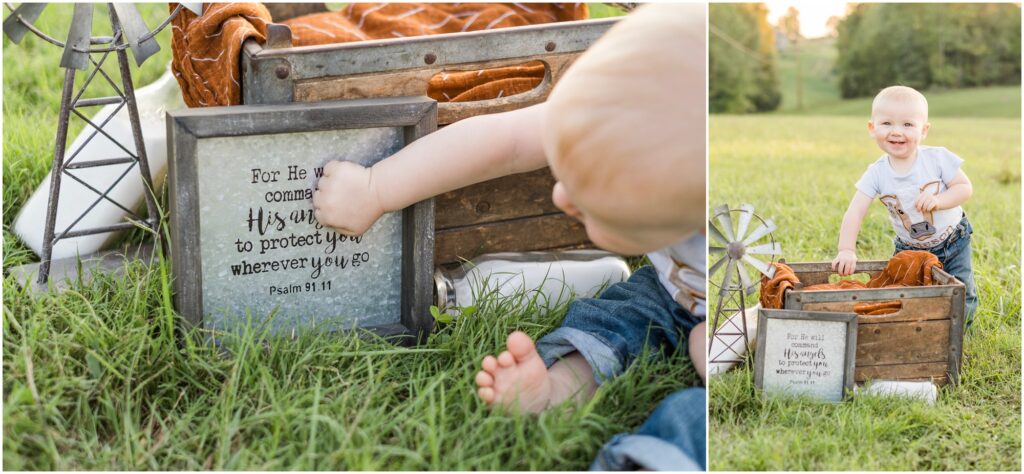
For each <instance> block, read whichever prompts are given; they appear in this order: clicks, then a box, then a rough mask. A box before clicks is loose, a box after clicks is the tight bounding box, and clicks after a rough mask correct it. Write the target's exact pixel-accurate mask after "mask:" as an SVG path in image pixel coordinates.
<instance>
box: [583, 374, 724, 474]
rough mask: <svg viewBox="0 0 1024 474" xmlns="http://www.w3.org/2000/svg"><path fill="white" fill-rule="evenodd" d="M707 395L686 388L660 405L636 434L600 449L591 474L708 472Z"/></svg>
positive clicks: (622, 436) (699, 389) (701, 390)
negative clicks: (640, 470)
mask: <svg viewBox="0 0 1024 474" xmlns="http://www.w3.org/2000/svg"><path fill="white" fill-rule="evenodd" d="M706 422H707V391H706V390H704V388H703V387H691V388H685V389H682V390H680V391H678V392H675V393H673V394H672V395H669V396H668V397H667V398H665V399H664V400H662V402H661V403H660V404H658V408H656V409H655V410H654V413H651V416H650V417H649V418H647V421H645V422H644V424H643V425H641V426H640V429H638V430H637V432H636V433H635V434H628V433H620V434H617V435H615V436H614V437H613V438H612V439H611V441H609V442H608V443H607V444H605V445H604V446H603V447H601V451H599V452H598V453H597V458H596V459H594V463H593V464H591V465H590V470H591V471H625V470H636V469H638V468H644V469H650V470H653V471H705V470H707V460H706V459H705V457H704V446H705V445H706V444H707V438H706V435H705V433H704V426H705V424H706Z"/></svg>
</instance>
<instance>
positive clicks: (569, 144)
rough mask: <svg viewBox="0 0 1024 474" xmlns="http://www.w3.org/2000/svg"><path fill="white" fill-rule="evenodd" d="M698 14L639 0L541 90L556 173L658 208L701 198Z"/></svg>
mask: <svg viewBox="0 0 1024 474" xmlns="http://www.w3.org/2000/svg"><path fill="white" fill-rule="evenodd" d="M705 19H706V10H705V7H704V6H703V5H699V4H697V5H693V4H688V5H687V4H650V5H645V6H642V7H640V8H639V9H637V10H636V11H634V12H632V13H630V14H629V15H628V16H627V17H626V18H624V19H623V20H621V21H620V23H618V24H617V25H615V26H614V27H613V28H612V29H611V30H610V31H608V32H607V33H606V34H605V35H604V37H602V38H601V39H600V40H599V41H597V42H596V43H595V44H594V45H593V46H591V47H590V48H589V49H588V51H587V52H586V53H585V54H584V55H583V56H582V57H581V58H580V59H579V60H578V61H576V63H575V64H573V65H572V66H571V67H570V69H569V70H568V71H567V72H566V74H565V76H564V77H563V78H562V80H561V81H560V82H559V83H558V85H557V86H556V87H555V89H554V90H553V91H552V93H551V95H550V97H549V99H548V115H547V117H546V120H545V129H544V132H543V133H544V148H545V152H546V154H547V156H548V159H549V160H550V161H551V164H552V167H553V169H555V170H556V172H558V174H560V176H558V177H559V179H560V180H562V181H563V182H564V183H566V185H567V186H569V187H572V188H573V189H574V190H576V191H577V192H582V193H587V192H600V193H615V195H617V196H622V197H623V199H644V200H646V205H649V206H651V207H652V208H655V209H664V210H665V211H666V212H673V211H672V209H678V207H679V206H681V205H690V206H703V203H704V194H705V192H704V191H705V187H706V184H705V156H706V120H707V119H706V117H707V115H706V114H707V105H706V100H707V99H706V97H707V92H706V90H707V87H706V72H705V71H706V51H707V47H706V30H705V28H706V26H705ZM677 215H678V212H674V213H673V215H671V216H669V217H668V218H670V219H672V218H676V216H677ZM677 220H678V219H677ZM687 224H688V225H697V224H699V227H700V228H703V222H700V223H689V222H687Z"/></svg>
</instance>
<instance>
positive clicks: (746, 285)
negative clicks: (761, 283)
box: [736, 262, 754, 294]
mask: <svg viewBox="0 0 1024 474" xmlns="http://www.w3.org/2000/svg"><path fill="white" fill-rule="evenodd" d="M736 273H739V274H740V285H741V286H742V287H743V292H744V293H745V294H749V290H750V289H751V288H753V287H754V285H751V284H750V274H749V273H747V267H746V266H744V265H743V262H736Z"/></svg>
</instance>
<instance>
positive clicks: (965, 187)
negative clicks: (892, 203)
mask: <svg viewBox="0 0 1024 474" xmlns="http://www.w3.org/2000/svg"><path fill="white" fill-rule="evenodd" d="M973 193H974V187H973V186H971V180H970V178H968V177H967V174H966V173H964V170H960V169H958V170H956V176H954V177H953V179H952V180H950V182H948V183H946V191H945V192H942V193H939V194H930V193H921V194H919V195H918V196H917V199H916V200H915V201H914V207H916V208H917V210H918V211H921V212H928V211H941V210H943V209H952V208H954V207H957V206H959V205H961V204H963V203H965V202H967V200H968V199H970V197H971V194H973Z"/></svg>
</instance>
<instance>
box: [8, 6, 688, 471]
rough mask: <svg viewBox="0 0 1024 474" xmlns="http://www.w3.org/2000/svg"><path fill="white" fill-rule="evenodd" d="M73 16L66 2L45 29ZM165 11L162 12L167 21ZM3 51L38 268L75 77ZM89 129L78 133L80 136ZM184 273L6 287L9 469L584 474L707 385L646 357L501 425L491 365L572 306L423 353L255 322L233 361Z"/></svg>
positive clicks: (162, 265)
mask: <svg viewBox="0 0 1024 474" xmlns="http://www.w3.org/2000/svg"><path fill="white" fill-rule="evenodd" d="M69 10H70V7H67V6H66V5H51V6H50V7H48V9H47V10H46V12H44V14H43V20H44V21H42V22H41V23H42V26H43V27H44V30H45V31H51V32H52V31H56V30H58V29H59V25H62V24H65V23H66V21H67V16H68V15H67V13H68V11H69ZM162 11H163V7H162V6H159V5H153V6H146V8H145V13H146V15H147V17H148V18H149V19H150V21H149V24H151V25H152V24H155V20H154V19H155V18H157V17H158V16H160V14H161V12H162ZM611 11H612V10H602V11H601V13H600V14H602V15H604V14H607V13H608V12H611ZM62 22H63V23H62ZM97 23H99V22H97ZM47 28H49V29H47ZM159 39H160V42H161V44H162V45H163V46H164V50H163V51H162V52H161V53H160V54H159V55H158V56H156V57H154V58H151V59H149V60H148V61H147V63H146V64H145V65H144V67H143V68H142V69H141V70H138V71H136V76H135V77H136V84H138V85H143V84H146V83H148V82H149V81H152V80H153V79H155V78H156V77H157V76H159V75H160V74H161V73H162V72H163V71H164V68H165V67H166V64H167V62H168V61H169V50H168V49H167V48H168V47H167V45H168V33H166V32H165V33H163V34H162V35H161V36H160V37H159ZM3 41H4V42H3V52H4V69H5V72H6V74H5V75H4V84H3V87H4V104H3V114H4V125H5V126H4V129H3V173H4V174H3V211H4V212H3V226H4V227H3V231H4V243H3V264H4V268H9V267H10V266H12V265H18V264H22V263H26V262H30V261H33V260H35V259H36V257H35V256H34V255H33V254H32V253H31V251H30V250H28V249H27V248H26V247H25V246H24V245H23V244H21V243H20V242H19V241H18V240H17V239H16V238H15V237H14V236H13V234H12V233H11V232H10V227H11V225H12V222H13V220H14V217H15V215H16V213H17V211H18V210H19V209H20V208H21V206H23V205H24V203H25V201H26V200H27V199H28V196H29V195H30V194H31V192H32V190H33V189H34V188H35V186H37V185H38V183H39V182H40V181H41V180H42V179H43V177H44V176H45V174H46V173H47V172H48V169H49V166H50V161H51V160H52V146H53V144H52V140H53V136H54V130H55V126H56V112H57V104H58V102H59V92H60V83H61V71H60V69H59V68H57V66H56V65H57V63H58V61H59V58H60V51H59V50H58V49H57V48H55V47H52V46H50V45H48V44H43V43H42V42H41V41H38V40H35V39H33V38H31V37H30V38H28V39H26V40H25V41H24V42H23V44H21V45H17V46H15V45H12V44H11V43H10V42H9V41H8V40H7V39H6V38H5V39H4V40H3ZM103 93H104V92H97V93H96V95H100V94H103ZM81 128H82V127H81V124H80V123H78V122H72V130H71V132H70V133H71V136H74V135H75V134H76V133H78V131H79V130H81ZM140 237H141V236H140ZM168 272H169V263H168V262H166V261H161V262H159V263H158V264H157V265H155V266H153V267H149V268H146V267H143V266H141V265H137V264H136V265H133V266H131V267H129V268H128V269H127V273H126V274H125V275H124V276H121V277H102V278H98V279H97V280H95V281H94V282H92V283H91V284H88V285H86V286H84V287H76V288H75V289H73V290H72V291H67V292H64V293H61V294H48V295H42V296H33V295H31V294H28V293H26V292H25V291H23V290H21V289H20V288H19V285H18V284H17V282H15V281H14V280H13V278H11V277H5V279H4V282H3V397H4V398H3V399H4V406H3V418H4V421H3V425H4V441H3V449H4V455H3V467H4V468H5V469H12V470H21V469H46V470H71V469H89V470H133V469H161V470H198V469H260V470H262V469H276V470H286V469H288V470H291V469H297V470H313V469H316V470H346V469H349V470H359V469H376V470H425V469H432V470H438V469H446V470H469V469H477V470H538V469H540V470H554V469H560V470H561V469H569V470H582V469H585V468H586V467H587V466H588V465H589V463H590V461H591V460H592V458H593V456H594V454H595V453H596V451H597V449H598V448H599V447H600V446H601V445H602V444H603V443H604V442H605V441H606V440H607V439H608V438H610V437H611V436H612V435H613V434H615V433H617V432H622V431H631V430H633V429H635V428H636V427H637V426H638V425H639V424H640V423H641V422H642V421H643V420H644V419H645V418H646V416H647V415H648V414H649V413H650V412H651V410H653V408H654V407H655V406H656V405H657V403H658V402H659V401H660V400H661V399H662V398H664V397H665V396H666V395H668V394H669V393H671V392H673V391H675V390H676V389H679V388H681V387H685V386H690V385H695V384H697V383H698V382H697V377H696V373H695V372H694V371H693V369H692V368H691V367H690V365H689V364H688V363H681V361H683V362H685V360H686V356H685V354H684V352H685V351H682V352H680V353H679V354H672V355H669V356H668V357H665V358H652V359H646V358H645V359H643V360H641V361H640V362H638V363H637V364H634V365H633V366H632V367H631V368H630V370H629V371H628V372H627V373H626V374H625V375H624V376H623V377H621V378H619V379H617V380H614V381H611V382H608V383H607V384H606V385H605V386H604V388H602V389H601V390H600V391H599V392H598V395H597V397H596V398H595V399H594V400H593V401H591V402H590V403H588V404H586V405H585V406H583V407H582V408H580V409H576V410H570V409H569V408H568V407H557V408H555V409H553V410H550V411H549V412H547V413H545V414H543V415H541V416H507V415H501V414H496V413H492V412H491V410H489V409H487V407H486V406H484V405H483V404H482V403H480V402H479V401H478V400H477V398H476V395H475V385H474V384H473V376H474V374H475V372H476V370H478V367H479V361H480V359H481V358H482V357H483V355H484V354H488V353H495V352H496V351H498V350H500V349H501V348H502V347H503V346H504V340H505V337H506V336H507V334H508V333H509V332H511V331H512V330H514V329H522V330H524V331H526V332H527V333H529V334H531V335H533V336H538V335H541V334H543V333H546V332H548V331H549V330H550V329H551V328H553V327H555V326H557V324H558V323H559V321H560V320H561V317H562V315H563V314H564V308H540V307H537V306H529V307H526V308H518V307H517V306H516V304H515V302H514V301H506V300H502V301H496V300H492V301H485V302H484V303H482V304H481V305H480V306H479V308H478V312H477V313H476V314H475V315H474V316H473V317H472V318H462V319H457V320H456V321H455V322H453V323H450V324H442V325H440V327H439V329H438V330H437V331H436V332H435V333H434V334H432V335H431V336H430V339H429V341H427V342H426V344H423V345H422V346H419V347H416V348H398V347H395V346H392V345H390V344H387V343H385V342H382V341H379V340H368V339H359V338H356V337H351V336H315V335H300V336H299V337H298V339H297V340H275V341H272V342H271V343H270V344H264V343H263V342H262V341H263V338H262V337H261V332H260V331H259V330H258V328H255V329H253V330H252V331H251V332H249V333H246V334H244V335H242V336H240V337H238V338H237V340H230V341H227V343H228V346H229V347H231V348H232V351H231V355H224V354H222V353H220V352H218V351H217V350H215V349H214V348H212V347H209V346H205V345H199V344H196V343H194V342H192V341H194V340H195V336H196V334H195V333H194V332H191V331H188V330H186V329H184V326H183V325H182V321H181V320H180V319H179V317H178V316H177V315H176V314H175V312H174V311H173V309H172V307H171V304H170V300H171V293H170V286H169V274H168Z"/></svg>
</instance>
